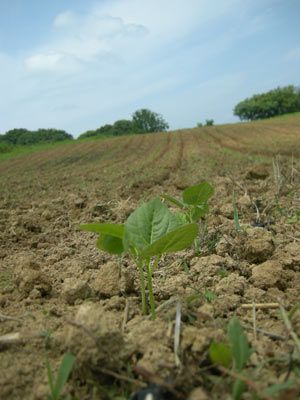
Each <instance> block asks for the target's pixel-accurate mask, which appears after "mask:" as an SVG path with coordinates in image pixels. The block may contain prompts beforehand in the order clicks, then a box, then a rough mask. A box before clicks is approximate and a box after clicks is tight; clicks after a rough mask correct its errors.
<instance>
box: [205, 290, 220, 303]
mask: <svg viewBox="0 0 300 400" xmlns="http://www.w3.org/2000/svg"><path fill="white" fill-rule="evenodd" d="M203 297H204V299H205V300H206V301H207V302H208V303H211V302H213V301H214V300H216V298H217V295H216V294H215V293H214V292H212V291H211V290H208V289H205V290H204V293H203Z"/></svg>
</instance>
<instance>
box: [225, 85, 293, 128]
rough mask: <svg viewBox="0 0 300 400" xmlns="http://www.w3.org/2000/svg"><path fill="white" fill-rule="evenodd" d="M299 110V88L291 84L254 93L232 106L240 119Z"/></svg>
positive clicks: (252, 118) (255, 118)
mask: <svg viewBox="0 0 300 400" xmlns="http://www.w3.org/2000/svg"><path fill="white" fill-rule="evenodd" d="M296 111H300V90H299V88H296V87H294V86H292V85H290V86H285V87H282V88H280V87H278V88H277V89H273V90H270V91H269V92H266V93H261V94H255V95H254V96H252V97H250V98H247V99H245V100H243V101H241V102H240V103H238V104H237V105H236V106H235V107H234V110H233V112H234V115H237V116H238V117H239V118H240V119H241V120H250V121H252V120H257V119H263V118H271V117H275V116H276V115H282V114H287V113H293V112H296Z"/></svg>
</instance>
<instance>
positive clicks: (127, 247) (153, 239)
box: [80, 198, 198, 319]
mask: <svg viewBox="0 0 300 400" xmlns="http://www.w3.org/2000/svg"><path fill="white" fill-rule="evenodd" d="M80 228H81V229H83V230H85V231H89V232H94V233H98V234H99V238H98V241H97V247H98V248H99V249H100V250H103V251H106V252H108V253H111V254H116V255H121V254H128V255H129V256H130V257H131V259H132V260H133V261H134V262H135V264H136V266H137V269H138V272H139V278H140V288H141V298H142V311H143V314H147V311H148V308H147V299H146V289H148V300H149V305H150V310H151V316H152V319H155V318H156V313H155V302H154V295H153V284H152V277H153V271H154V270H155V269H156V268H157V265H158V263H159V260H160V259H161V257H162V255H163V254H167V253H174V252H177V251H180V250H184V249H186V248H187V247H189V246H191V245H192V244H193V242H194V240H195V238H196V236H197V234H198V225H197V224H196V223H195V222H193V221H184V220H182V218H180V217H178V215H176V214H174V213H172V212H171V211H170V210H169V208H168V207H167V205H166V204H164V203H163V202H162V201H161V200H160V199H159V198H154V199H152V200H150V201H148V202H147V203H144V204H142V205H141V206H140V207H139V208H137V209H136V210H135V211H133V213H132V214H131V215H130V216H129V217H128V219H127V220H126V221H125V223H124V224H110V223H103V224H102V223H93V224H84V225H80Z"/></svg>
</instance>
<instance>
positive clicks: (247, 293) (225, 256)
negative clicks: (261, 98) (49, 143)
mask: <svg viewBox="0 0 300 400" xmlns="http://www.w3.org/2000/svg"><path fill="white" fill-rule="evenodd" d="M202 181H208V182H210V183H211V184H212V185H213V186H214V188H215V195H214V197H213V198H212V200H211V201H210V212H209V214H208V217H207V218H206V220H205V221H202V223H201V227H202V230H201V238H200V239H201V252H200V254H195V253H194V251H193V250H189V251H186V252H180V253H179V254H175V255H172V256H166V257H165V258H164V259H163V261H162V262H160V264H159V267H158V269H157V271H156V272H155V275H154V292H155V293H154V295H155V299H156V303H157V307H158V318H157V319H156V320H155V321H151V320H150V319H149V318H148V317H145V316H142V315H141V311H140V295H139V285H138V273H137V271H136V270H135V267H134V265H132V264H131V263H130V261H129V260H128V259H127V258H124V259H123V260H121V261H120V260H116V259H115V258H114V257H112V256H109V255H107V254H104V253H101V252H100V251H98V250H97V249H96V248H95V236H94V235H93V234H89V233H86V232H82V231H80V230H79V229H78V225H79V224H80V223H86V222H105V221H111V222H118V223H122V222H124V221H125V219H126V218H127V216H128V215H129V214H130V213H131V212H132V211H133V210H134V209H135V208H136V207H137V206H138V205H139V204H140V203H141V202H142V201H144V200H148V199H149V198H151V197H154V196H159V195H160V194H162V193H169V194H171V195H174V196H177V197H180V196H181V193H182V190H183V189H184V188H186V187H187V186H189V185H193V184H197V183H199V182H202ZM299 188H300V117H296V116H294V117H290V118H285V119H278V120H277V119H273V120H270V121H267V122H256V123H251V124H234V125H223V126H215V127H214V126H213V127H203V128H197V129H190V130H180V131H176V132H170V133H161V134H150V135H138V136H126V137H125V136H124V137H121V138H113V139H105V140H94V141H88V142H78V143H74V144H72V145H63V146H61V147H58V148H55V149H51V150H43V151H40V152H34V153H32V154H27V155H22V156H18V157H15V158H12V159H9V160H5V161H1V162H0V399H1V400H2V399H3V400H19V399H20V400H21V399H22V400H27V399H34V400H39V399H46V398H47V397H48V396H49V394H50V389H49V384H48V380H47V369H46V359H48V360H49V363H50V365H51V367H52V369H53V371H54V373H55V374H56V372H57V370H58V368H59V364H60V362H61V360H62V357H63V355H64V354H65V353H66V352H67V351H71V352H72V353H73V354H74V355H75V356H76V362H75V366H74V369H73V372H72V375H71V377H70V379H69V381H68V383H67V384H66V385H65V387H64V392H63V395H64V396H67V395H69V396H70V398H71V399H80V400H85V399H86V400H92V399H94V400H98V399H119V400H120V399H129V398H131V397H130V396H132V398H135V399H144V398H145V399H146V398H147V400H148V399H150V397H149V396H148V397H146V394H145V393H146V391H147V390H148V389H149V388H150V389H149V390H150V391H151V392H152V395H153V399H189V400H197V399H199V400H206V399H207V400H208V399H231V398H234V397H232V390H233V389H232V386H233V384H234V382H235V381H236V380H238V379H239V378H241V379H242V381H243V382H244V384H245V392H244V394H243V396H244V397H240V398H242V399H252V398H253V399H273V398H274V399H275V398H278V399H297V398H300V364H299V360H300V348H299V346H300V344H299V343H300V342H299V338H300V309H298V308H297V304H298V305H299V304H300V229H299V228H300V214H299V210H300V190H299ZM234 199H235V200H234ZM234 204H235V206H234ZM234 211H237V212H238V216H239V217H238V218H239V225H240V228H241V229H240V230H238V229H237V221H234ZM179 303H180V305H181V333H180V352H179V359H180V363H178V360H176V358H175V354H174V349H173V343H174V324H175V314H176V308H178V304H179ZM280 310H281V311H280ZM282 310H283V312H284V316H285V317H286V318H284V316H282ZM233 316H237V317H238V319H239V321H240V323H241V324H242V326H243V329H244V332H245V333H246V334H247V337H248V340H249V343H250V345H251V347H252V348H253V349H254V350H253V354H252V355H251V358H250V360H248V363H247V366H246V367H245V369H244V370H243V371H242V372H241V373H240V374H237V372H236V371H234V370H233V369H232V368H231V367H228V369H227V368H225V369H224V368H221V367H218V366H216V365H213V363H212V362H211V360H210V357H209V348H210V344H211V342H212V341H216V342H227V334H226V332H227V325H228V322H229V320H230V318H232V317H233ZM289 324H290V325H291V326H289ZM297 346H298V347H297ZM240 375H242V376H240ZM274 384H280V385H281V386H280V387H278V390H277V389H276V390H275V389H274V386H272V385H274ZM271 386H272V388H273V391H272V390H271V391H269V392H270V393H269V392H268V391H266V388H268V387H271ZM279 389H280V390H279ZM155 396H156V397H155ZM159 396H160V397H159ZM63 398H64V397H63ZM151 398H152V397H151ZM235 398H236V399H237V398H238V397H235Z"/></svg>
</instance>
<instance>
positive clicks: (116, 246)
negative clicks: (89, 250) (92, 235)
mask: <svg viewBox="0 0 300 400" xmlns="http://www.w3.org/2000/svg"><path fill="white" fill-rule="evenodd" d="M97 247H98V249H100V250H103V251H107V252H108V253H110V254H122V253H123V252H124V246H123V240H122V239H120V238H118V237H116V236H111V235H100V236H99V239H98V240H97Z"/></svg>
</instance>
